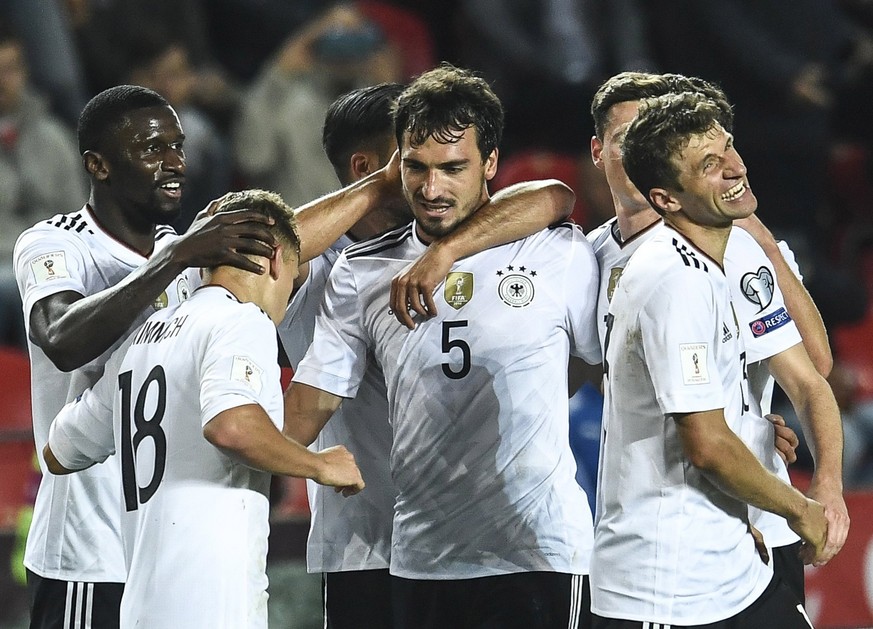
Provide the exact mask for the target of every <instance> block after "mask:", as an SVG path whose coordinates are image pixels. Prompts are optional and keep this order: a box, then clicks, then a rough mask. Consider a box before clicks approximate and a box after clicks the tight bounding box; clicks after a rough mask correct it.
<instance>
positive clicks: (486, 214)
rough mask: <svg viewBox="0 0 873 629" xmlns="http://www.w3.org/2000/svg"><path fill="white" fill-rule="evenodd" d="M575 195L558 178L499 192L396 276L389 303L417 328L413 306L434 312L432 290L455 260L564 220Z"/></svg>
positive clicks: (425, 313) (419, 310) (423, 312)
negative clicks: (411, 312)
mask: <svg viewBox="0 0 873 629" xmlns="http://www.w3.org/2000/svg"><path fill="white" fill-rule="evenodd" d="M575 200H576V195H575V194H574V193H573V191H572V190H571V189H570V188H569V187H568V186H567V185H566V184H563V183H561V182H560V181H557V180H555V179H546V180H542V181H527V182H522V183H518V184H515V185H512V186H508V187H506V188H504V189H502V190H500V191H499V192H497V193H496V194H495V195H494V196H493V197H491V199H490V200H489V201H488V202H487V203H486V204H485V205H483V206H482V207H480V208H479V209H478V210H476V211H475V212H474V213H473V214H472V215H471V216H469V217H468V218H467V219H466V220H464V222H462V223H461V224H460V225H458V227H457V229H455V230H454V231H453V232H452V233H451V234H448V235H446V236H443V237H442V238H440V239H438V240H436V241H434V242H432V243H431V244H430V245H429V246H428V248H427V251H425V252H424V253H423V254H422V255H421V257H420V258H419V259H418V260H416V261H415V262H413V263H412V264H410V265H409V266H407V267H406V268H405V269H404V270H403V271H401V272H400V273H399V274H398V275H397V276H396V277H395V278H394V279H393V280H392V282H391V308H392V309H393V310H394V315H395V316H396V317H397V320H398V321H400V323H402V324H403V325H405V326H406V327H408V328H409V329H413V328H414V327H415V323H414V322H413V320H412V315H411V314H410V309H411V310H412V311H413V312H415V313H418V314H419V315H422V316H424V317H431V316H433V315H435V314H436V311H437V310H436V303H435V302H434V299H433V292H434V290H435V289H436V286H437V284H439V283H440V282H442V281H443V280H444V279H445V277H446V274H447V273H448V272H449V270H450V269H451V268H452V265H453V264H454V263H455V262H456V261H457V260H460V259H461V258H465V257H467V256H470V255H472V254H474V253H478V252H480V251H484V250H486V249H489V248H491V247H497V246H499V245H503V244H506V243H509V242H513V241H515V240H519V239H521V238H525V237H527V236H530V235H531V234H535V233H536V232H538V231H540V230H542V229H545V228H546V227H548V226H549V225H553V224H555V223H557V222H560V221H562V220H564V219H565V218H567V217H568V216H570V212H572V210H573V203H574V202H575Z"/></svg>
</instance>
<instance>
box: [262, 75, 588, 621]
mask: <svg viewBox="0 0 873 629" xmlns="http://www.w3.org/2000/svg"><path fill="white" fill-rule="evenodd" d="M402 90H403V86H402V85H399V84H392V83H389V84H380V85H375V86H370V87H365V88H361V89H358V90H354V91H352V92H349V93H348V94H345V95H343V96H341V97H340V98H338V99H337V100H336V101H335V102H334V103H333V104H332V105H331V107H330V108H329V110H328V113H327V116H326V118H325V123H324V130H323V140H324V141H323V144H324V149H325V152H326V153H327V155H328V158H329V159H330V161H331V163H332V164H333V166H334V169H335V171H336V174H337V177H338V178H339V180H340V181H341V183H343V184H344V185H347V184H349V183H351V182H353V181H358V180H361V179H363V178H365V177H367V176H370V174H371V173H373V172H374V171H376V170H377V169H382V168H383V166H385V165H386V164H387V163H388V162H389V160H390V158H391V156H392V153H394V152H396V150H397V141H396V139H395V137H394V126H393V121H392V117H391V110H392V107H393V106H394V103H395V101H396V99H397V97H398V96H399V95H400V93H401V91H402ZM396 166H397V165H396V164H393V165H392V169H393V170H392V171H391V172H392V173H395V174H396V175H398V179H399V170H398V169H397V168H396ZM398 184H399V181H398ZM573 199H574V195H573V193H572V191H571V190H570V189H569V188H567V186H565V185H564V184H561V183H560V182H556V181H543V182H526V183H524V184H518V185H516V186H512V187H511V188H508V189H504V190H502V191H501V192H499V193H498V194H497V195H495V197H494V198H493V199H491V200H489V201H488V202H487V203H486V204H485V205H484V206H483V207H482V208H480V209H479V211H477V212H476V213H475V214H474V215H472V216H471V217H469V220H467V221H465V222H464V223H463V225H462V227H460V228H459V229H457V230H455V231H453V232H452V233H451V234H449V235H447V236H446V237H444V238H441V239H440V240H439V243H440V246H442V247H444V248H445V249H446V250H447V251H448V255H450V256H459V257H460V256H462V255H467V253H471V252H472V251H473V250H480V249H484V248H487V247H490V246H494V245H497V244H501V243H502V242H505V241H509V240H512V239H513V238H520V237H523V236H525V235H528V234H530V233H533V232H535V231H538V230H540V229H542V228H544V227H546V226H547V225H549V224H551V223H554V222H558V221H560V220H563V219H564V218H566V217H567V216H568V215H569V213H570V211H571V210H572V205H573ZM411 219H412V216H411V214H410V211H409V206H408V205H407V203H406V201H405V200H404V199H403V198H402V196H401V197H400V198H399V203H391V202H389V203H387V204H385V205H381V206H377V207H376V208H375V209H374V210H372V211H371V212H370V213H369V214H367V215H366V216H365V217H364V218H363V219H361V220H360V221H358V222H357V223H356V224H355V225H353V226H352V227H351V229H349V231H348V233H347V234H346V235H345V236H343V237H342V238H340V239H339V240H338V241H337V242H336V243H335V244H334V245H333V246H332V247H331V248H329V249H328V250H327V251H325V253H324V254H322V255H321V256H319V257H317V258H315V259H313V260H311V261H310V262H309V263H308V264H304V265H301V271H300V276H299V277H298V279H297V281H296V283H297V284H299V288H298V289H297V290H295V293H294V295H293V297H292V300H291V303H290V304H289V306H288V310H287V312H286V315H285V319H284V320H283V321H282V324H281V325H280V326H279V333H280V338H281V341H282V344H283V346H284V349H285V352H286V354H287V356H288V357H289V360H290V363H291V366H292V367H293V368H295V369H296V368H297V365H298V363H299V362H300V360H301V359H302V358H303V355H304V354H305V352H306V349H307V348H308V347H309V344H310V342H311V341H312V335H313V330H314V328H315V317H316V314H317V311H318V307H319V305H320V303H321V301H322V298H323V296H324V289H325V286H326V284H327V279H328V274H329V273H330V270H331V268H332V267H333V265H334V263H335V262H336V259H337V257H338V256H339V254H340V251H341V250H342V249H343V248H344V247H346V246H348V245H350V244H352V243H354V242H356V241H360V240H364V239H367V238H371V237H373V236H375V235H377V234H379V233H381V232H384V231H386V230H388V229H389V228H396V227H398V226H400V225H406V224H408V223H409V222H410V220H411ZM483 222H484V224H485V227H484V228H483V226H482V224H483ZM453 261H454V259H452V260H451V262H453ZM451 262H450V263H449V265H451ZM444 276H445V274H444ZM319 428H321V426H320V425H318V426H314V427H312V426H307V425H304V424H302V423H295V422H290V421H289V422H288V423H287V424H286V428H285V432H286V434H288V435H289V436H292V437H294V438H296V439H298V440H300V441H301V442H303V443H307V444H308V443H310V442H311V441H312V440H313V439H314V438H315V434H316V433H317V434H318V437H317V441H316V447H317V448H318V449H322V448H326V447H328V446H331V445H334V444H340V443H341V444H344V445H346V446H347V447H348V448H349V449H350V450H351V451H352V452H354V453H355V454H356V455H357V462H358V465H359V466H360V467H361V471H362V474H363V476H364V478H365V479H366V480H367V491H365V492H362V493H360V494H358V495H356V496H355V497H354V498H353V499H351V500H347V499H345V498H343V497H341V496H338V495H337V494H336V492H334V491H332V490H329V489H326V488H324V487H322V486H321V485H319V484H317V483H314V482H311V481H310V482H308V483H307V489H308V494H309V502H310V508H311V511H312V516H311V522H310V530H309V539H308V543H307V567H308V570H309V571H310V572H322V573H323V574H324V579H323V581H324V582H323V586H324V587H323V592H324V597H325V601H324V603H325V606H324V607H325V609H324V613H325V616H326V623H327V626H328V627H330V628H332V629H343V628H345V627H353V628H356V629H361V628H364V627H373V628H374V629H384V628H387V627H391V626H392V624H391V622H392V621H391V598H390V578H389V573H388V566H389V561H390V551H391V527H392V521H393V517H394V500H395V490H394V484H393V482H392V480H391V471H390V469H389V465H388V461H389V456H390V451H391V426H390V424H389V423H388V399H387V394H386V390H385V379H384V376H383V375H382V371H381V369H380V368H379V367H378V365H377V364H376V363H375V362H374V361H372V360H370V361H368V363H367V367H366V370H365V372H364V376H363V379H362V381H361V384H360V386H359V387H358V389H357V394H356V396H355V397H354V398H352V399H349V400H345V401H344V402H343V404H342V406H341V407H340V408H339V409H338V410H337V412H336V413H335V414H334V415H333V417H332V419H331V420H330V422H328V423H327V425H326V426H325V427H324V428H323V429H322V430H321V432H320V433H319V432H318V430H319Z"/></svg>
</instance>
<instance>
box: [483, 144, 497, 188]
mask: <svg viewBox="0 0 873 629" xmlns="http://www.w3.org/2000/svg"><path fill="white" fill-rule="evenodd" d="M498 156H499V152H498V150H497V149H496V148H495V149H494V150H493V151H491V154H490V155H489V156H488V157H487V158H485V180H486V181H491V180H492V179H493V178H494V175H496V174H497V158H498Z"/></svg>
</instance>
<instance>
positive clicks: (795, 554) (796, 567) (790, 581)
mask: <svg viewBox="0 0 873 629" xmlns="http://www.w3.org/2000/svg"><path fill="white" fill-rule="evenodd" d="M802 543H803V542H799V541H798V542H795V543H794V544H789V545H788V546H779V547H778V548H774V549H773V572H775V573H776V576H777V577H779V578H780V579H782V582H783V583H785V585H787V586H788V587H790V588H791V591H792V592H794V596H796V597H797V600H799V601H800V602H801V603H803V604H804V605H806V583H805V581H804V573H803V561H802V560H801V559H800V546H801V544H802Z"/></svg>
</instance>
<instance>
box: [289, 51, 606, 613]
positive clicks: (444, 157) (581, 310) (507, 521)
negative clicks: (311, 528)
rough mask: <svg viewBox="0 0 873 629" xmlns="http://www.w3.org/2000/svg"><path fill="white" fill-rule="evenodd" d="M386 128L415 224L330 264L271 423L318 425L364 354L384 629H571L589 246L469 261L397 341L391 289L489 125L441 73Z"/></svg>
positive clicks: (580, 510) (510, 247)
mask: <svg viewBox="0 0 873 629" xmlns="http://www.w3.org/2000/svg"><path fill="white" fill-rule="evenodd" d="M394 122H395V133H396V136H397V141H398V146H399V149H400V157H401V167H400V168H401V178H402V182H403V192H404V196H405V197H406V199H407V201H408V203H409V205H410V208H411V209H412V212H413V215H414V217H415V220H414V222H413V224H412V225H409V226H406V227H402V228H399V229H397V230H394V231H392V232H389V233H387V234H385V235H384V236H382V237H378V238H375V239H373V240H370V241H366V242H363V243H359V244H356V245H353V246H351V247H349V248H347V249H346V250H345V251H344V253H343V254H342V255H340V257H339V259H338V260H337V262H336V264H335V266H334V269H333V271H332V273H331V277H330V281H329V283H328V286H327V289H326V293H325V300H324V303H323V305H322V310H321V313H320V314H319V316H318V320H317V322H316V329H315V335H314V340H313V344H312V346H311V347H310V349H309V351H308V353H307V354H306V356H305V357H304V359H303V360H302V362H301V363H300V364H299V366H298V369H297V372H296V374H295V381H294V384H293V385H292V387H291V393H293V392H295V391H296V393H295V394H294V395H289V397H288V398H286V422H287V423H289V424H290V423H296V422H310V421H312V419H313V418H316V419H317V422H316V423H319V422H320V424H321V425H323V424H324V423H325V422H326V421H327V420H328V418H329V417H330V415H331V413H332V412H333V411H334V410H335V409H336V408H337V407H338V405H339V404H340V402H341V401H342V399H343V398H351V397H354V396H355V394H356V392H357V389H358V387H359V385H360V383H361V380H362V377H363V374H364V372H365V369H366V366H367V359H368V356H372V357H373V358H374V360H375V361H376V362H377V363H378V365H379V366H380V367H381V369H382V371H383V373H384V376H385V382H386V385H387V390H388V406H389V415H390V421H391V425H392V431H393V445H392V451H391V457H390V464H391V475H392V479H393V480H394V483H395V488H396V490H397V500H396V503H395V508H394V526H393V535H392V549H391V559H390V573H391V575H392V584H391V590H392V591H391V595H392V599H393V603H394V604H393V608H394V626H396V627H420V628H434V629H436V628H442V627H469V628H476V627H494V626H499V627H505V628H515V627H518V628H522V627H524V628H525V629H531V628H534V629H536V628H542V629H545V628H547V627H578V626H585V627H587V626H588V624H587V620H580V619H583V618H586V617H587V612H588V607H589V605H588V600H587V587H586V584H585V582H584V581H585V579H583V575H587V572H588V558H589V554H590V548H591V542H592V536H591V513H590V511H589V509H588V504H587V500H586V498H585V495H584V493H583V492H582V490H581V489H580V488H579V486H578V485H577V484H576V482H575V471H576V465H575V461H574V459H573V455H572V453H571V451H570V446H569V440H568V438H567V415H568V408H567V407H568V401H567V363H568V359H569V357H570V355H573V356H577V357H580V358H582V359H584V360H585V361H586V362H588V363H591V364H593V363H597V362H598V361H599V359H600V357H599V347H598V345H599V344H598V341H597V333H596V325H595V320H594V307H595V301H596V295H597V293H596V290H597V289H596V284H597V268H596V264H595V261H594V257H593V254H592V252H591V248H590V245H588V243H587V241H585V239H584V236H583V235H582V232H581V230H580V229H579V228H578V227H576V226H575V225H572V224H567V223H564V224H561V225H559V226H557V227H554V228H552V229H546V230H543V231H540V232H537V233H535V234H533V235H532V236H529V237H527V238H524V239H522V240H519V241H517V242H513V243H510V244H505V245H501V246H497V247H494V248H491V249H488V250H486V251H483V252H481V253H476V254H474V255H471V256H469V257H467V258H465V259H463V260H461V261H459V262H456V263H455V264H454V265H452V266H451V268H450V271H449V273H448V274H447V275H446V276H445V278H444V280H443V281H442V282H441V284H440V286H439V287H438V289H437V293H436V298H435V299H436V300H437V301H438V302H439V303H440V304H442V305H441V307H440V308H439V309H438V311H437V312H436V313H433V316H432V317H430V318H425V317H423V316H415V317H414V323H415V325H413V328H412V329H408V328H407V327H406V326H405V325H403V324H401V323H400V322H398V321H397V319H396V318H395V316H394V312H393V310H392V308H391V306H390V304H391V294H390V293H391V291H390V282H391V278H392V277H393V276H394V275H395V274H397V273H398V272H399V271H400V270H402V269H403V268H404V267H406V266H407V265H408V264H409V263H410V262H411V261H412V260H415V259H416V258H418V257H419V256H420V255H421V254H422V253H424V252H425V251H427V250H428V247H429V245H430V243H432V242H434V241H435V240H437V239H439V238H443V237H445V236H447V235H450V234H453V233H457V231H458V230H459V229H461V228H460V225H461V224H462V222H463V221H464V219H465V218H467V217H470V216H472V215H473V214H474V213H476V212H479V211H480V208H482V207H483V206H484V205H485V204H486V203H487V202H488V199H489V195H488V188H487V184H488V181H489V180H490V179H491V178H492V177H493V176H494V174H495V172H496V170H497V160H498V151H497V145H498V143H499V140H500V135H501V132H502V126H503V110H502V106H501V104H500V101H499V100H498V99H497V97H496V96H495V95H494V93H493V91H492V90H491V89H490V87H489V86H488V84H487V83H486V82H485V81H483V80H482V79H481V78H479V77H476V76H475V75H473V74H472V73H470V72H468V71H465V70H460V69H457V68H454V67H451V66H448V65H444V66H441V67H439V68H436V69H434V70H431V71H429V72H426V73H425V74H423V75H421V76H420V77H419V78H417V79H416V80H415V81H414V82H413V83H411V84H410V85H409V87H407V88H406V89H405V90H404V92H403V93H402V94H401V95H400V97H399V99H398V103H397V106H396V109H395V116H394ZM443 302H445V303H443ZM292 402H293V403H292ZM580 622H581V623H583V624H582V625H580Z"/></svg>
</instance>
